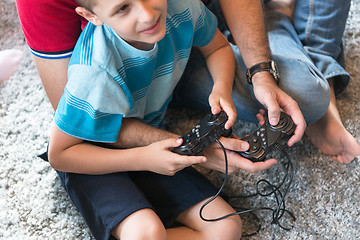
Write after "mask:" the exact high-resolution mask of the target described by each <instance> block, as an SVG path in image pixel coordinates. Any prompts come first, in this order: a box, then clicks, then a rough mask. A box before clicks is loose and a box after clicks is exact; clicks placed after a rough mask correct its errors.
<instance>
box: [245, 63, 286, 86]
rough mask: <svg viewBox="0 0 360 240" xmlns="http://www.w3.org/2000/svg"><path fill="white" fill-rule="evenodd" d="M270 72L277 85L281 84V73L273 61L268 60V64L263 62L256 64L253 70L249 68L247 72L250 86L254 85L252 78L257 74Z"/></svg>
mask: <svg viewBox="0 0 360 240" xmlns="http://www.w3.org/2000/svg"><path fill="white" fill-rule="evenodd" d="M262 71H269V72H270V73H271V75H272V76H273V78H274V80H275V82H276V83H278V82H279V72H278V70H277V67H276V64H275V62H274V61H273V60H268V61H267V62H261V63H258V64H255V65H254V66H252V67H251V68H248V69H247V71H246V79H247V81H248V83H249V84H252V77H253V76H254V74H255V73H258V72H262Z"/></svg>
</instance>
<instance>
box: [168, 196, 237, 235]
mask: <svg viewBox="0 0 360 240" xmlns="http://www.w3.org/2000/svg"><path fill="white" fill-rule="evenodd" d="M206 201H207V200H204V201H203V202H200V203H198V204H196V205H195V206H193V207H191V208H189V209H187V210H186V211H184V212H183V213H181V214H180V215H179V216H178V218H177V221H178V222H180V223H182V224H184V225H185V226H183V227H177V228H171V229H167V233H168V239H169V240H183V239H186V240H192V239H194V240H202V239H203V240H209V239H229V240H230V239H234V240H239V239H240V238H241V235H242V222H241V219H240V217H239V216H231V217H228V218H225V219H223V220H219V221H214V222H207V221H203V220H202V219H201V218H200V215H199V211H200V208H201V206H202V205H203V204H204V203H205V202H206ZM234 212H235V211H234V209H233V208H232V207H231V206H230V205H228V204H227V203H226V202H225V201H224V200H223V199H222V198H221V197H217V198H215V200H214V201H212V202H211V203H210V204H208V205H207V206H206V207H205V208H204V210H203V217H204V218H208V219H214V218H218V217H221V216H224V215H227V214H230V213H234Z"/></svg>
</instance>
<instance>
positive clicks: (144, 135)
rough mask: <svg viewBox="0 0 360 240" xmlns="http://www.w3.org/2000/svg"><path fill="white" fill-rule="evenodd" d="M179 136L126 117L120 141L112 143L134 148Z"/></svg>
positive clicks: (116, 145)
mask: <svg viewBox="0 0 360 240" xmlns="http://www.w3.org/2000/svg"><path fill="white" fill-rule="evenodd" d="M177 137H179V135H177V134H174V133H171V132H168V131H166V130H163V129H159V128H156V127H153V126H150V125H148V124H145V123H143V122H141V121H139V120H137V119H134V118H124V119H123V122H122V125H121V130H120V133H119V137H118V141H117V142H116V143H113V144H111V145H113V146H115V147H118V148H133V147H141V146H146V145H149V144H151V143H153V142H157V141H160V140H165V139H168V138H177Z"/></svg>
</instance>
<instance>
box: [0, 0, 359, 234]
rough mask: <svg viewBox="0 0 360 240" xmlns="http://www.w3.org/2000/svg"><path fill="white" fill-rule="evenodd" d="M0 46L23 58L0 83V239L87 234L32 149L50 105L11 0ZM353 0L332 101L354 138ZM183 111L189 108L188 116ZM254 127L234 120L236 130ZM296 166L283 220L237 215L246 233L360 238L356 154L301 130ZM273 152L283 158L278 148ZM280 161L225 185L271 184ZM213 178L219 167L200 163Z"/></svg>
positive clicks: (231, 190)
mask: <svg viewBox="0 0 360 240" xmlns="http://www.w3.org/2000/svg"><path fill="white" fill-rule="evenodd" d="M0 12H1V14H0V19H1V21H0V50H5V49H10V48H15V49H20V50H22V51H23V52H24V58H23V61H22V62H21V64H20V66H19V68H18V69H17V71H16V72H15V74H14V75H13V76H12V77H11V78H10V79H9V80H7V81H5V82H3V83H1V84H0V223H1V224H0V239H7V240H9V239H92V236H91V233H90V232H89V230H88V228H87V226H86V224H85V223H84V221H83V220H82V218H81V216H80V215H79V213H78V212H77V210H76V209H75V208H74V206H73V204H72V203H71V201H70V199H69V198H68V197H67V195H66V193H65V192H64V190H63V188H62V187H61V185H60V181H59V179H58V177H57V175H56V173H55V171H54V170H53V169H52V168H51V167H50V166H49V164H48V163H46V162H44V161H42V160H40V159H39V158H38V157H37V155H38V154H40V153H42V152H43V151H44V150H45V149H46V145H47V140H48V136H49V127H50V123H51V120H52V114H53V111H52V108H51V106H50V104H49V102H48V100H47V98H46V96H45V92H44V90H43V88H42V85H41V82H40V78H39V76H38V75H37V72H36V69H35V66H34V64H33V62H32V58H31V55H30V53H29V51H28V48H27V46H26V44H25V40H24V38H23V34H22V32H21V29H20V26H19V21H18V19H17V15H16V9H15V4H14V0H0ZM359 12H360V1H359V0H354V1H353V2H352V7H351V12H350V16H349V19H348V24H347V28H346V32H345V35H344V44H345V55H346V60H347V69H348V71H349V73H350V74H351V76H352V81H351V84H350V86H349V87H348V88H347V90H346V92H345V93H344V94H342V95H341V96H339V100H338V107H339V109H340V114H341V117H342V119H343V122H344V124H345V126H346V128H347V129H348V130H349V131H350V132H351V133H352V134H353V135H355V136H356V138H357V139H358V141H360V126H359V120H360V103H359V99H360V97H359V92H360V48H359V44H360V14H359ZM189 113H190V116H189ZM201 114H202V113H200V112H196V111H188V110H184V109H176V110H172V111H171V112H170V113H169V114H168V117H167V120H168V123H169V124H168V125H169V128H171V129H172V130H174V131H176V132H178V133H184V132H186V131H187V130H189V129H191V128H192V126H194V124H196V123H197V122H198V121H199V119H200V118H201ZM256 128H257V126H256V125H255V124H252V123H246V122H237V123H236V125H235V132H236V133H237V134H238V135H240V136H242V135H244V134H245V133H250V132H252V131H254V130H255V129H256ZM288 152H289V154H290V155H291V157H292V159H293V161H292V162H293V165H294V167H295V169H296V173H295V175H294V180H293V183H292V185H291V187H290V190H289V192H288V194H287V196H286V209H287V210H289V211H291V212H292V213H293V214H294V216H295V217H296V221H295V222H293V221H291V217H290V216H289V214H287V213H285V214H284V216H283V218H282V219H283V220H282V221H283V222H282V223H283V224H284V226H288V224H291V225H293V228H292V229H291V230H290V231H286V230H283V229H281V228H280V227H279V226H278V225H276V224H271V217H272V212H270V211H259V212H257V213H256V214H257V219H256V217H254V216H253V215H248V216H245V215H244V216H243V218H244V219H245V223H244V227H245V230H246V231H247V232H248V233H250V232H252V231H255V230H256V229H257V226H258V224H260V225H261V230H260V231H259V232H258V233H257V234H256V235H254V236H252V237H249V238H248V239H266V240H267V239H341V240H343V239H351V240H352V239H360V232H359V229H360V196H359V187H360V183H359V179H360V166H359V160H358V159H357V160H355V161H353V162H352V163H351V164H350V165H346V166H345V165H340V164H338V163H336V162H334V161H332V160H331V159H329V157H327V156H324V155H322V154H321V153H319V152H318V150H317V149H316V148H314V147H313V146H312V145H311V144H310V142H309V140H308V139H307V138H306V137H304V138H303V139H302V141H301V142H299V143H297V144H296V145H295V146H294V147H292V148H291V149H288ZM278 157H279V158H280V159H284V158H283V157H282V156H281V155H279V156H278ZM284 167H285V166H284V164H282V163H281V162H280V163H279V164H277V165H276V166H274V167H273V168H272V169H269V170H267V171H264V172H262V173H256V174H247V173H245V172H242V171H238V172H236V173H234V174H232V175H231V176H230V177H229V180H228V183H227V185H226V186H225V190H224V192H225V193H227V194H240V193H251V192H253V191H254V190H255V183H256V182H257V181H258V180H260V179H267V180H269V181H270V182H272V183H274V184H278V183H279V182H280V181H281V179H282V177H283V176H284V171H283V169H284ZM200 171H202V172H203V173H204V174H206V175H207V176H208V177H209V179H210V180H211V181H212V182H213V183H214V184H215V185H216V186H219V187H220V185H221V183H222V180H223V177H224V175H223V174H220V173H217V172H214V171H208V170H205V169H200ZM231 203H232V204H233V205H234V206H243V207H254V208H257V207H262V206H263V207H269V208H274V206H275V204H274V203H275V199H274V197H273V196H269V197H265V198H264V197H262V198H259V197H253V198H245V199H241V200H236V201H232V202H231Z"/></svg>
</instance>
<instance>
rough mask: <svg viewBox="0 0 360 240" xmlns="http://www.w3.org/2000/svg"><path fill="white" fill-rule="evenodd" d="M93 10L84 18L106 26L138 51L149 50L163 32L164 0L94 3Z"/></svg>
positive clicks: (111, 0) (165, 13)
mask: <svg viewBox="0 0 360 240" xmlns="http://www.w3.org/2000/svg"><path fill="white" fill-rule="evenodd" d="M77 11H78V10H77ZM85 11H86V10H85ZM92 11H93V14H91V13H90V14H89V15H88V16H87V15H86V14H84V15H83V16H84V17H85V18H87V19H88V21H90V22H92V23H93V24H95V25H97V26H100V25H102V24H104V23H106V24H107V25H108V26H109V27H110V28H111V29H113V30H114V31H115V32H116V33H117V34H118V35H119V36H120V37H121V38H122V39H124V40H125V41H126V42H128V43H129V44H130V45H132V46H133V47H136V48H138V49H141V50H150V49H152V48H153V46H154V44H155V43H156V42H158V41H160V40H161V39H162V38H163V37H164V36H165V33H166V15H167V0H146V1H145V0H97V2H96V4H95V6H93V9H92ZM81 15H82V14H81Z"/></svg>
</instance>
